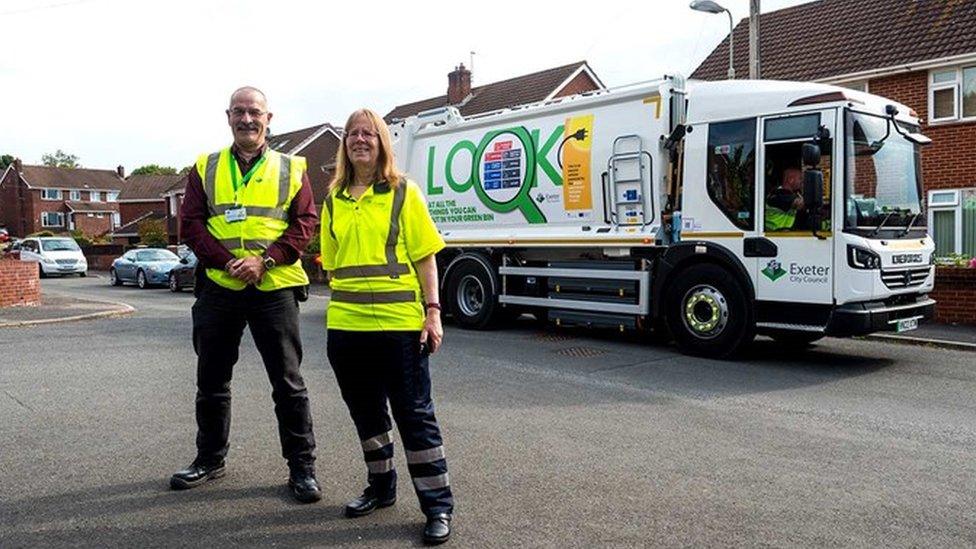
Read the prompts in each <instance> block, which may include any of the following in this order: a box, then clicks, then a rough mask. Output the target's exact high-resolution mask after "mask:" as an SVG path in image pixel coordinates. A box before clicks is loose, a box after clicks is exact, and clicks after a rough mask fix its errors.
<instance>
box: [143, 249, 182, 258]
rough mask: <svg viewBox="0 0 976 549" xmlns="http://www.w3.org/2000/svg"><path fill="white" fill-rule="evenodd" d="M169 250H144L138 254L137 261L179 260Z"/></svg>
mask: <svg viewBox="0 0 976 549" xmlns="http://www.w3.org/2000/svg"><path fill="white" fill-rule="evenodd" d="M179 260H180V258H178V257H176V254H174V253H173V252H171V251H169V250H144V251H140V252H139V253H137V254H136V261H179Z"/></svg>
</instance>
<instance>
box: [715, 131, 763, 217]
mask: <svg viewBox="0 0 976 549" xmlns="http://www.w3.org/2000/svg"><path fill="white" fill-rule="evenodd" d="M706 177H707V183H706V187H707V188H708V196H709V197H710V198H711V199H712V202H714V203H715V205H716V206H718V208H719V210H721V212H722V213H723V214H725V217H727V218H728V219H729V221H731V222H732V224H733V225H735V226H736V227H739V228H740V229H746V230H751V229H752V228H753V227H754V222H755V218H756V216H755V213H754V210H755V201H754V199H753V197H754V196H755V191H756V119H755V118H749V119H746V120H733V121H731V122H719V123H716V124H711V125H709V127H708V173H707V174H706Z"/></svg>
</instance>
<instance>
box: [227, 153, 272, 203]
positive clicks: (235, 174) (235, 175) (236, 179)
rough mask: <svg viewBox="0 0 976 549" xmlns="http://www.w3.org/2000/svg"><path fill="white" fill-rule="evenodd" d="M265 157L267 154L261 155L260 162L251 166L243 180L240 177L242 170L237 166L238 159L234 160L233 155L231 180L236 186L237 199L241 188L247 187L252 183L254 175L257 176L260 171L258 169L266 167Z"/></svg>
mask: <svg viewBox="0 0 976 549" xmlns="http://www.w3.org/2000/svg"><path fill="white" fill-rule="evenodd" d="M265 157H266V155H265V154H262V155H261V158H260V159H258V161H257V162H255V163H254V165H253V166H251V169H250V170H247V173H246V174H244V177H243V178H241V176H240V172H241V169H240V168H239V167H238V166H237V159H236V158H234V156H233V155H231V167H230V179H231V182H232V183H233V184H234V196H235V197H236V196H237V191H238V190H239V189H240V188H241V187H243V186H245V185H247V184H248V182H249V181H251V177H253V176H254V174H255V172H257V171H258V168H260V167H261V166H263V165H264V159H265Z"/></svg>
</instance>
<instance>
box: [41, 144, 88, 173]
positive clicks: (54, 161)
mask: <svg viewBox="0 0 976 549" xmlns="http://www.w3.org/2000/svg"><path fill="white" fill-rule="evenodd" d="M41 162H43V163H44V165H45V166H53V167H55V168H80V167H81V164H79V163H78V157H77V156H76V155H73V154H68V153H66V152H64V151H62V150H61V149H58V151H57V152H56V153H54V154H44V155H41Z"/></svg>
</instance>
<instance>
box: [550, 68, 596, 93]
mask: <svg viewBox="0 0 976 549" xmlns="http://www.w3.org/2000/svg"><path fill="white" fill-rule="evenodd" d="M598 89H600V86H599V85H598V84H597V83H596V82H594V81H593V79H592V78H590V75H588V74H586V72H585V71H584V72H581V73H579V74H577V75H576V77H575V78H573V79H572V80H570V81H569V82H568V83H567V84H566V85H565V86H563V89H561V90H559V93H557V94H556V97H567V96H570V95H575V94H577V93H583V92H586V91H593V90H598Z"/></svg>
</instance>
